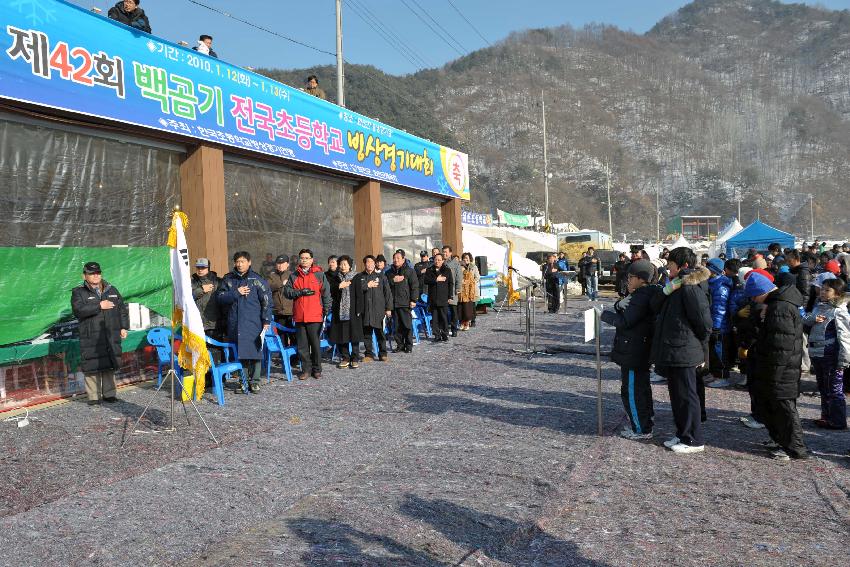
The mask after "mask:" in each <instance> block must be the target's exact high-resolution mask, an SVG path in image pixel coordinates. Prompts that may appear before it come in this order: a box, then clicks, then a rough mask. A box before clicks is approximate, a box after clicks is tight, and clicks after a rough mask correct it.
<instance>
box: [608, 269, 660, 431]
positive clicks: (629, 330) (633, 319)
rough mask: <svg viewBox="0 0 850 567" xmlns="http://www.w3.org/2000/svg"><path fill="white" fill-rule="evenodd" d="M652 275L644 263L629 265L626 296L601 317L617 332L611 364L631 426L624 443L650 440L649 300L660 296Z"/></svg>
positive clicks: (653, 413)
mask: <svg viewBox="0 0 850 567" xmlns="http://www.w3.org/2000/svg"><path fill="white" fill-rule="evenodd" d="M654 275H655V268H654V267H653V265H652V264H651V263H650V262H649V261H647V260H637V261H635V262H633V263H632V264H630V265H629V268H628V273H627V274H626V285H627V288H626V291H627V292H628V294H629V295H627V297H625V298H623V299H621V300H619V301H618V302H617V303H615V304H614V310H613V311H608V310H606V311H603V312H602V315H601V318H602V321H604V322H605V323H608V324H609V325H613V326H614V327H615V328H616V329H617V332H616V334H615V335H614V347H613V348H612V349H611V360H612V361H614V362H615V363H617V364H618V365H620V380H621V385H620V396H621V397H622V399H623V407H624V408H625V409H626V415H628V416H629V421H630V422H631V425H632V426H631V428H630V429H628V428H627V429H624V430H623V431H622V432H620V435H622V436H623V437H625V438H627V439H649V438H651V437H652V427H653V416H654V415H655V412H654V411H653V409H652V386H651V385H650V382H649V353H650V351H651V348H652V331H653V323H654V320H655V313H653V311H652V299H653V297H654V296H655V295H656V294H657V293H661V288H660V287H659V286H657V285H650V282H651V281H652V279H653V277H654Z"/></svg>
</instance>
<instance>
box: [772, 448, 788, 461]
mask: <svg viewBox="0 0 850 567" xmlns="http://www.w3.org/2000/svg"><path fill="white" fill-rule="evenodd" d="M770 457H771V458H772V459H773V460H774V461H783V462H785V461H790V460H791V457H789V456H788V453H786V452H785V451H784V450H783V449H776V450H775V451H771V452H770Z"/></svg>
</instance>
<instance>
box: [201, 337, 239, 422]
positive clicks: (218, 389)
mask: <svg viewBox="0 0 850 567" xmlns="http://www.w3.org/2000/svg"><path fill="white" fill-rule="evenodd" d="M205 338H206V341H207V344H208V345H213V346H217V347H219V348H221V349H222V350H223V351H224V362H222V363H221V364H218V365H216V363H215V361H214V360H213V359H212V356H211V357H210V371H212V375H213V391H214V392H215V395H216V398H218V405H220V406H223V405H224V381H225V380H226V379H227V377H228V376H230V374H231V373H233V372H239V374H240V375H241V376H242V390H243V391H245V392H247V391H248V375H247V374H245V369H244V368H242V363H241V362H239V357H238V355H237V353H236V345H235V344H233V343H222V342H219V341H217V340H215V339H211V338H209V337H205ZM231 358H233V362H231Z"/></svg>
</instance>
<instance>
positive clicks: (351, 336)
mask: <svg viewBox="0 0 850 567" xmlns="http://www.w3.org/2000/svg"><path fill="white" fill-rule="evenodd" d="M328 283H329V284H330V286H331V302H332V303H331V315H332V316H331V328H330V330H329V331H328V341H329V342H331V343H333V344H335V345H337V350H338V351H339V353H340V361H339V364H337V368H357V367H358V366H359V363H360V341H362V340H363V274H359V273H357V272H355V271H354V262H353V261H352V259H351V257H350V256H346V255H343V256H340V257H339V259H338V260H337V272H336V275H335V277H331V276H328Z"/></svg>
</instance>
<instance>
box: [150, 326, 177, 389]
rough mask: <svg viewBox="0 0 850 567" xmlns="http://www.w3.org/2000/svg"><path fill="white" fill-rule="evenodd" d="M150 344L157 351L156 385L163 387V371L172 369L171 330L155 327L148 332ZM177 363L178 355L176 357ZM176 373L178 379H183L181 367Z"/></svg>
mask: <svg viewBox="0 0 850 567" xmlns="http://www.w3.org/2000/svg"><path fill="white" fill-rule="evenodd" d="M147 341H148V344H149V345H151V346H152V347H154V348H155V349H156V357H157V362H156V385H157V387H159V386H161V385H162V369H163V368H171V330H170V329H167V328H165V327H154V328H152V329H151V330H149V331H148V334H147ZM174 360H175V362H176V361H177V355H176V354H175V355H174ZM174 371H175V372H176V373H177V375H178V377H182V375H183V373H182V372H181V368H180V365H179V364H177V365H176V368H175V369H174Z"/></svg>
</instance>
